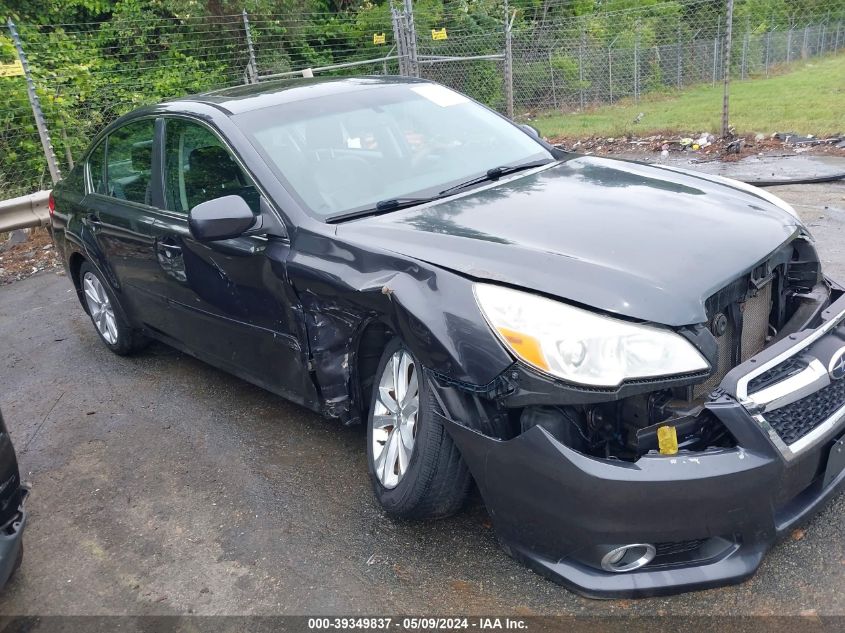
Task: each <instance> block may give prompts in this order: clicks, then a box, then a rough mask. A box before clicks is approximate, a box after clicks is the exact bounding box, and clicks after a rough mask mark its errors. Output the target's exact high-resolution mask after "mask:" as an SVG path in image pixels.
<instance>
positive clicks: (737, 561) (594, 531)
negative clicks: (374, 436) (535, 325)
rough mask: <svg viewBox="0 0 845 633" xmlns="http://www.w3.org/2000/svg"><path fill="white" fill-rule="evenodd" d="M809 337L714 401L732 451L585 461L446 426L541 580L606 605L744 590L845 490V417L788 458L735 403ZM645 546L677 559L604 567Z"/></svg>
mask: <svg viewBox="0 0 845 633" xmlns="http://www.w3.org/2000/svg"><path fill="white" fill-rule="evenodd" d="M843 312H845V297H842V298H840V299H839V300H838V301H837V302H836V303H835V304H833V305H831V306H830V308H828V310H826V311H825V315H824V317H823V318H825V319H826V321H830V320H831V319H832V320H833V321H835V322H837V323H838V324H837V325H836V327H830V326H828V327H827V328H826V329H825V332H824V336H823V337H822V336H816V337H815V340H818V339H822V340H824V339H825V338H827V337H838V338H841V339H842V340H843V344H845V324H843V323H840V322H839V321H840V319H841V315H842V313H843ZM831 325H832V324H831ZM822 327H824V326H822ZM812 332H813V331H812V330H811V331H809V332H807V334H810V333H812ZM803 339H804V336H797V337H793V338H791V339H790V340H784V341H781V342H779V343H778V344H775V345H773V346H771V347H770V348H768V349H767V350H764V352H762V353H761V354H759V355H758V356H756V357H755V358H754V359H751V360H749V361H747V362H746V363H745V364H743V365H741V366H739V367H737V368H736V370H734V371H732V372H731V373H730V374H729V375H728V376H726V378H725V381H723V383H722V390H721V391H722V393H721V395H719V396H718V397H715V398H714V399H712V400H711V401H710V402H709V403H708V404H707V406H708V408H709V409H710V410H711V411H712V412H713V413H714V414H715V415H716V416H717V417H718V418H719V419H720V420H721V421H722V423H723V424H724V425H725V426H726V427H727V428H728V429H729V430H730V431H731V432H732V434H733V435H734V437H735V438H736V439H737V443H738V446H737V447H736V448H732V449H718V450H712V451H706V452H696V453H692V452H690V453H679V454H677V455H674V456H663V455H656V454H654V455H652V454H650V455H646V456H644V457H642V458H640V459H639V460H637V461H636V462H634V463H631V462H623V461H618V460H607V459H599V458H594V457H589V456H585V455H583V454H581V453H579V452H577V451H575V450H573V449H571V448H569V447H567V446H566V445H564V444H562V443H561V442H559V441H558V440H557V439H555V437H553V436H552V435H551V434H549V433H548V432H547V431H546V430H545V429H543V428H542V427H539V426H537V427H533V428H531V429H529V430H528V431H526V432H524V433H522V434H521V435H519V436H517V437H515V438H513V439H510V440H498V439H495V438H491V437H488V436H486V435H484V434H481V433H479V432H477V431H475V430H472V429H470V428H468V427H467V426H465V425H463V424H461V423H460V422H459V421H457V419H456V418H455V417H453V416H451V415H450V413H449V412H446V411H443V412H439V413H438V417H439V418H440V419H441V421H442V423H443V424H444V426H445V427H446V428H447V430H448V432H449V433H450V435H451V436H452V438H453V439H454V441H455V443H456V444H457V445H458V447H459V449H460V450H461V453H462V455H463V457H464V459H465V460H466V462H467V464H468V466H469V468H470V470H471V472H472V474H473V476H474V478H475V480H476V482H477V483H478V486H479V488H480V490H481V493H482V496H483V498H484V501H485V503H486V505H487V508H488V511H489V512H490V515H491V518H492V521H493V524H494V527H495V529H496V532H497V535H498V537H499V540H500V542H501V543H502V545H503V546H504V548H505V549H506V550H507V551H508V553H510V554H511V555H512V556H514V557H515V558H517V559H519V560H521V561H523V562H524V563H526V564H527V565H528V566H530V567H531V568H533V569H534V570H535V571H537V572H539V573H541V574H543V575H545V576H547V577H549V578H551V579H553V580H555V581H557V582H560V583H561V584H564V585H565V586H567V587H569V588H571V589H572V590H574V591H576V592H578V593H580V594H582V595H586V596H589V597H596V598H621V597H639V596H653V595H663V594H670V593H678V592H681V591H688V590H693V589H704V588H708V587H714V586H720V585H725V584H732V583H738V582H741V581H743V580H745V579H746V578H748V577H750V576H751V575H752V574H753V573H754V572H755V571H756V570H757V568H758V566H759V565H760V562H761V561H762V559H763V556H764V555H765V553H766V551H767V550H768V549H769V548H770V547H771V546H772V544H773V543H774V542H775V541H776V540H777V538H778V537H779V536H781V535H783V534H785V533H787V532H788V531H790V530H791V529H792V528H794V527H795V526H796V525H798V524H799V523H801V522H802V521H803V520H805V519H807V518H808V517H809V516H810V515H812V514H813V513H814V512H815V511H817V510H818V509H820V508H821V506H822V505H823V504H824V503H825V502H826V501H827V500H828V499H830V498H831V497H832V496H834V495H835V494H836V493H837V492H838V491H840V490H841V489H842V488H843V486H845V470H841V471H836V472H833V473H831V472H830V471H829V470H828V469H827V464H828V457H829V455H830V453H831V451H832V450H842V449H843V447H845V443H843V442H842V441H841V438H842V437H843V436H845V416H843V417H842V418H841V419H839V420H838V421H836V423H835V424H832V425H828V429H827V432H826V433H825V434H824V436H823V437H819V438H818V439H817V441H815V442H814V443H813V444H812V445H811V446H808V447H806V448H805V449H804V450H802V451H801V453H800V454H797V455H795V454H793V455H785V454H784V453H783V451H782V450H781V448H782V447H779V446H778V445H777V444H776V443H775V442H773V441H772V437H771V436H770V433H769V432H768V430H767V429H765V428H763V427H762V426H761V425H760V424H759V420H758V419H755V417H754V415H753V414H754V412H753V411H749V409H748V408H747V407H746V406H744V405H743V404H742V403H740V401H739V400H738V399H737V398H736V397H735V394H736V390H735V388H736V381H737V380H740V379H741V377H742V376H744V375H745V374H746V373H748V372H750V371H752V370H753V369H754V368H756V367H757V366H759V365H758V364H759V363H765V362H767V361H769V360H771V359H773V358H775V357H777V356H779V355H780V356H783V352H784V350H787V349H790V347H795V348H796V350H797V349H803V348H802V344H801V341H802V340H803ZM732 394H733V395H732ZM746 404H747V403H746ZM633 543H651V544H658V552H660V551H664V552H668V554H667V555H664V556H661V555H658V557H656V558H655V559H654V561H653V562H652V563H650V564H649V565H646V566H645V567H643V568H641V569H639V570H637V571H632V572H627V573H614V572H608V571H604V570H603V569H601V567H600V566H599V565H597V564H596V562H597V557H598V558H600V556H598V553H600V552H602V551H608V550H609V549H611V548H612V547H616V546H619V545H625V544H633Z"/></svg>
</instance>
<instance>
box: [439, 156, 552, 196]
mask: <svg viewBox="0 0 845 633" xmlns="http://www.w3.org/2000/svg"><path fill="white" fill-rule="evenodd" d="M553 162H554V160H552V159H548V158H546V159H543V160H535V161H532V162H530V163H522V164H521V165H501V166H499V167H493V168H492V169H488V170H487V171H486V172H485V173H484V175H482V176H477V177H475V178H471V179H470V180H467V181H465V182H462V183H458V184H457V185H454V186H453V187H449V188H448V189H444V190H443V191H441V192H440V195H441V196H445V195H448V194H450V193H452V192H455V191H459V190H461V189H466V188H467V187H472V186H473V185H478V184H481V183H482V182H488V181H491V180H498V179H499V178H501V177H502V176H507V175H509V174H515V173H516V172H518V171H525V170H526V169H534V168H535V167H542V166H543V165H548V164H549V163H553Z"/></svg>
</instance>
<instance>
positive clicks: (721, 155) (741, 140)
mask: <svg viewBox="0 0 845 633" xmlns="http://www.w3.org/2000/svg"><path fill="white" fill-rule="evenodd" d="M549 142H551V143H553V144H555V145H560V146H561V147H563V148H565V149H568V150H572V151H575V152H578V153H581V154H598V155H601V156H619V155H624V156H637V155H641V156H642V157H644V158H645V157H647V156H654V155H658V156H660V155H662V156H668V155H672V154H684V155H687V156H689V158H690V159H696V160H697V161H701V162H704V161H708V160H722V161H735V160H740V159H742V158H745V157H746V156H753V155H767V156H796V155H800V154H808V155H813V156H819V155H822V156H842V157H845V136H842V135H837V136H834V137H829V138H827V137H825V138H814V137H806V136H801V135H796V134H785V133H781V134H772V135H771V136H762V135H760V134H757V135H754V134H748V135H745V136H732V137H729V138H727V139H719V138H715V137H714V136H713V135H712V134H708V133H702V132H699V133H695V134H689V135H679V134H654V135H651V136H644V137H633V136H630V137H629V136H623V137H607V138H605V137H590V138H576V137H566V136H555V137H551V138H549Z"/></svg>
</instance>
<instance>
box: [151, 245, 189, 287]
mask: <svg viewBox="0 0 845 633" xmlns="http://www.w3.org/2000/svg"><path fill="white" fill-rule="evenodd" d="M156 259H158V263H159V266H161V267H162V269H163V270H164V272H165V273H167V275H169V276H170V277H173V278H174V279H175V280H176V281H183V282H184V281H186V280H187V276H186V275H185V260H184V259H183V258H182V245H181V244H180V243H179V242H178V241H177V239H176V238H174V237H164V238H162V239H160V240H158V241H157V242H156Z"/></svg>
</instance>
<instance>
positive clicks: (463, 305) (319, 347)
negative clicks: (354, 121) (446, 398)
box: [287, 233, 513, 423]
mask: <svg viewBox="0 0 845 633" xmlns="http://www.w3.org/2000/svg"><path fill="white" fill-rule="evenodd" d="M287 271H288V276H289V279H290V282H291V284H292V286H293V288H294V289H295V291H296V293H297V296H298V298H299V301H300V304H301V309H302V318H303V320H304V323H305V329H306V332H307V338H308V346H309V353H310V358H311V370H312V375H313V379H314V381H315V384H316V386H317V389H318V391H319V393H320V395H321V400H322V403H323V405H322V412H323V413H324V414H325V415H327V416H329V417H332V418H339V419H341V420H342V421H344V422H346V423H355V422H358V421H360V417H361V412H362V410H363V409H364V408H365V407H366V403H365V402H363V400H365V397H364V396H362V395H361V393H360V390H359V389H358V388H357V386H358V382H359V381H360V379H361V376H359V375H358V374H359V360H360V359H359V348H360V344H361V341H362V339H363V338H364V337H365V333H366V331H367V329H368V328H370V327H381V328H384V330H385V331H386V332H389V333H392V334H394V335H397V336H399V337H400V338H401V339H402V340H403V342H404V343H405V344H406V345H407V346H408V348H409V349H410V350H411V352H412V353H413V354H414V355H415V356H416V357H417V359H418V360H419V361H420V363H422V364H423V365H424V366H427V367H437V368H438V370H439V372H440V373H442V374H443V375H444V376H447V377H448V378H449V379H451V380H455V381H459V382H463V383H468V384H474V385H483V384H487V383H490V382H491V381H493V380H494V379H495V378H496V377H497V376H498V375H499V374H501V373H502V372H503V371H504V370H505V369H506V368H507V367H508V366H509V365H511V363H512V362H513V360H512V359H511V357H510V356H509V355H508V353H507V351H506V350H505V349H504V348H503V347H502V345H501V344H500V343H499V341H498V340H497V339H496V337H495V336H494V335H493V333H492V332H491V331H490V329H489V327H488V326H487V325H486V323H485V322H484V319H483V318H482V317H481V315H480V313H479V311H478V307H477V305H476V303H475V299H474V297H473V294H472V287H471V282H470V281H469V280H468V279H465V278H463V277H461V276H460V275H457V274H454V273H451V272H448V271H445V270H442V269H439V268H437V267H434V266H431V265H429V264H425V263H422V262H419V261H416V260H413V259H411V258H405V257H401V256H397V255H395V254H390V253H374V252H373V251H372V250H364V249H361V248H357V247H356V246H354V245H352V244H345V243H343V242H341V241H339V240H337V239H330V238H328V237H326V236H323V235H319V234H314V233H307V234H300V236H298V238H297V248H296V250H295V251H293V252H292V254H291V257H290V259H289V260H288V263H287Z"/></svg>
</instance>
